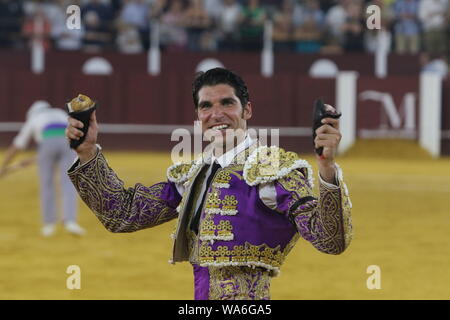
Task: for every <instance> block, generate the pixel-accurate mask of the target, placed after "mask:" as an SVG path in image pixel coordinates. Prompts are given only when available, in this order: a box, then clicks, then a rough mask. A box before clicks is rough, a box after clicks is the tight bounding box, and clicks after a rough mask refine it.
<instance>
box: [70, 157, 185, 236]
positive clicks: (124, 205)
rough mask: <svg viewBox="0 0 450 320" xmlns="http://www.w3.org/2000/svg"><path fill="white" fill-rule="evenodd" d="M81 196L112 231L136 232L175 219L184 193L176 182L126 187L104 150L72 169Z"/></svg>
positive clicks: (74, 182) (71, 173)
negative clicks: (111, 165) (181, 194)
mask: <svg viewBox="0 0 450 320" xmlns="http://www.w3.org/2000/svg"><path fill="white" fill-rule="evenodd" d="M68 174H69V177H70V179H71V181H72V183H73V184H74V186H75V188H76V190H77V191H78V194H79V195H80V197H81V199H82V200H83V201H84V203H86V205H87V206H88V207H89V208H90V209H91V210H92V211H93V212H94V213H95V215H96V216H97V218H98V219H99V220H100V222H101V223H102V224H103V225H104V226H105V228H106V229H107V230H109V231H111V232H134V231H138V230H141V229H145V228H150V227H154V226H157V225H159V224H162V223H164V222H167V221H170V220H172V219H175V218H176V217H177V216H178V213H177V211H176V209H175V208H176V207H177V206H178V204H179V203H180V201H181V196H180V194H179V193H178V191H177V189H176V185H175V184H174V183H173V182H161V183H157V184H154V185H152V186H150V187H146V186H144V185H142V184H136V185H135V186H134V187H133V188H128V189H125V188H124V183H123V181H121V180H120V179H119V178H118V177H117V175H116V174H115V172H114V171H113V170H112V169H111V168H110V167H109V166H108V163H107V161H106V159H105V157H104V156H103V154H102V153H101V151H100V150H98V151H97V154H96V156H95V157H94V158H93V159H91V160H90V161H89V162H87V163H85V164H83V165H81V166H80V165H79V161H77V162H75V163H74V165H73V166H72V167H71V168H70V169H69V171H68Z"/></svg>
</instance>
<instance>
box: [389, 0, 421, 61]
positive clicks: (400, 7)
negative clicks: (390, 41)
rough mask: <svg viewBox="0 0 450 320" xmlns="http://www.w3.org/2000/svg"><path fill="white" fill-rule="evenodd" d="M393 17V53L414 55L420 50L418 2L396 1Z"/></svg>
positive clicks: (410, 0) (414, 0)
mask: <svg viewBox="0 0 450 320" xmlns="http://www.w3.org/2000/svg"><path fill="white" fill-rule="evenodd" d="M393 8H394V16H395V21H396V23H395V25H394V33H395V51H396V52H397V53H398V54H404V53H410V54H416V53H418V52H419V49H420V23H419V18H418V11H419V0H397V1H396V2H395V3H394V4H393Z"/></svg>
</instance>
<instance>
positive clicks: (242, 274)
mask: <svg viewBox="0 0 450 320" xmlns="http://www.w3.org/2000/svg"><path fill="white" fill-rule="evenodd" d="M208 269H209V299H210V300H268V299H270V293H269V289H270V274H269V271H267V270H265V269H264V268H251V267H245V266H228V267H209V268H208Z"/></svg>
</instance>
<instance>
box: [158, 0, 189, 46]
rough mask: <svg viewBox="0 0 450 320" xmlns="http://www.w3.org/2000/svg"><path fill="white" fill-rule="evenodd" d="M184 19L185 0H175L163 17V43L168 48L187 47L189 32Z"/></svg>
mask: <svg viewBox="0 0 450 320" xmlns="http://www.w3.org/2000/svg"><path fill="white" fill-rule="evenodd" d="M183 19H184V4H183V1H181V0H173V1H172V3H171V4H170V7H169V10H168V11H167V12H166V13H164V14H163V15H162V17H161V29H160V30H161V44H162V45H163V46H164V48H165V49H166V50H169V51H182V50H185V49H186V45H187V34H186V29H185V28H184V25H183Z"/></svg>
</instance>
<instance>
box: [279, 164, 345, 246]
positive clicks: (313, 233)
mask: <svg viewBox="0 0 450 320" xmlns="http://www.w3.org/2000/svg"><path fill="white" fill-rule="evenodd" d="M307 174H308V172H307V171H306V170H302V169H298V170H292V171H291V172H290V173H289V174H287V175H286V176H284V177H282V178H280V179H278V180H277V181H275V182H274V184H273V187H272V189H274V190H272V194H273V196H274V197H275V199H274V201H272V203H273V206H274V209H275V210H276V211H278V212H281V213H283V214H286V215H287V217H288V218H289V219H290V220H291V221H292V223H293V224H294V225H295V227H296V228H297V230H298V232H299V233H300V235H301V236H302V237H303V238H304V239H305V240H307V241H309V242H310V243H311V244H312V245H313V246H314V247H315V248H316V249H318V250H319V251H321V252H324V253H329V254H340V253H342V252H343V251H344V250H345V249H346V248H347V247H348V245H349V244H350V241H351V238H352V224H351V215H350V209H351V202H350V198H349V196H348V191H347V187H346V185H345V183H344V181H343V179H342V174H341V169H340V168H339V167H338V168H337V180H338V185H337V186H333V185H330V184H327V183H325V182H323V181H322V180H321V179H319V180H320V184H319V198H318V199H317V198H316V197H315V196H314V194H313V192H312V188H311V187H312V186H311V185H310V182H309V181H308V179H307Z"/></svg>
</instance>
